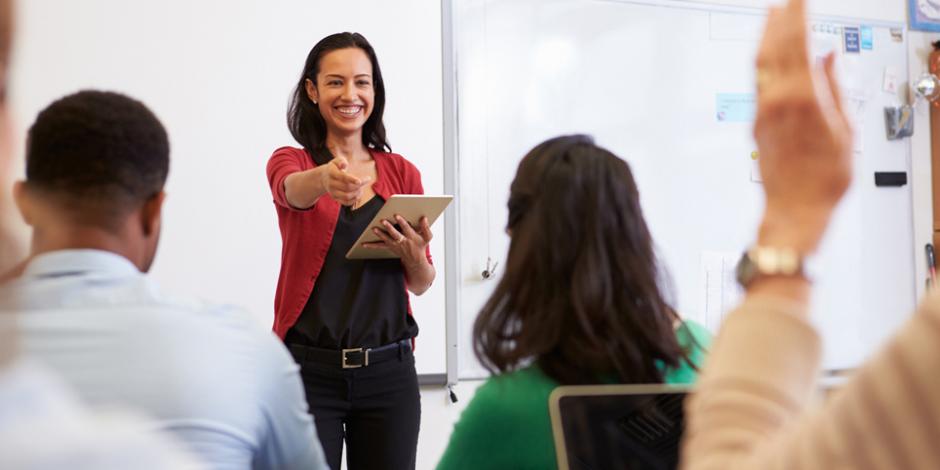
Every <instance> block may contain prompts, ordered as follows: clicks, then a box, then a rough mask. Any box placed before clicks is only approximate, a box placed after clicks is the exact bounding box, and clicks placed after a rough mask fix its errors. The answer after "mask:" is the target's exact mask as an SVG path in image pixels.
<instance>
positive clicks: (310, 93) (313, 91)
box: [304, 78, 320, 104]
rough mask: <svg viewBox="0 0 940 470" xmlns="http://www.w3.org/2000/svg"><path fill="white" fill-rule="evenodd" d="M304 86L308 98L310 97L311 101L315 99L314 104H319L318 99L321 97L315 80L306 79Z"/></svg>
mask: <svg viewBox="0 0 940 470" xmlns="http://www.w3.org/2000/svg"><path fill="white" fill-rule="evenodd" d="M304 88H305V89H306V90H307V98H310V101H313V104H317V101H318V100H319V99H320V93H319V92H318V91H317V86H316V85H314V84H313V80H310V79H309V78H308V79H306V80H305V81H304Z"/></svg>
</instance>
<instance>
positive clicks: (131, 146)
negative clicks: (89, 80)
mask: <svg viewBox="0 0 940 470" xmlns="http://www.w3.org/2000/svg"><path fill="white" fill-rule="evenodd" d="M169 157H170V143H169V140H168V139H167V134H166V130H165V129H164V128H163V125H162V124H161V123H160V120H159V119H157V117H156V116H155V115H154V114H153V112H151V111H150V109H148V108H147V106H145V105H144V104H143V103H141V102H140V101H137V100H135V99H133V98H130V97H128V96H125V95H122V94H119V93H113V92H106V91H93V90H86V91H80V92H78V93H75V94H72V95H68V96H66V97H64V98H61V99H59V100H57V101H55V102H53V103H52V104H50V105H49V106H48V107H46V109H44V110H42V111H41V112H40V113H39V116H38V117H37V118H36V122H35V123H33V125H32V127H30V129H29V136H28V139H27V144H26V184H27V187H29V188H30V189H33V190H37V191H39V192H41V193H43V194H44V195H49V196H52V197H53V198H54V200H55V202H56V203H57V204H59V205H61V206H64V207H65V208H68V209H70V210H71V211H73V212H79V213H80V214H74V215H77V216H79V217H80V218H82V219H85V220H86V221H88V222H100V221H106V222H114V220H113V218H114V217H117V216H121V215H126V214H127V213H128V212H129V211H131V210H133V209H135V208H137V207H139V206H140V205H142V204H143V203H144V202H145V201H147V200H148V199H150V198H152V197H153V196H155V195H156V194H158V193H159V192H160V191H161V190H162V189H163V185H164V183H165V182H166V177H167V173H168V172H169V166H170V158H169Z"/></svg>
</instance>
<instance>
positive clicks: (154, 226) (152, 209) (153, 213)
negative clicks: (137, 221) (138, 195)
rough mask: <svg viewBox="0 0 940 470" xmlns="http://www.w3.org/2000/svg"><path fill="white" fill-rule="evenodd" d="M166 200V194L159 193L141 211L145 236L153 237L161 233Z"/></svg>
mask: <svg viewBox="0 0 940 470" xmlns="http://www.w3.org/2000/svg"><path fill="white" fill-rule="evenodd" d="M165 199H166V193H165V192H163V191H160V192H158V193H157V194H154V195H153V196H151V197H150V199H147V202H144V206H143V207H142V208H141V210H140V217H141V223H142V225H141V227H142V228H143V232H144V235H145V236H148V237H150V236H153V235H155V234H157V233H159V232H160V219H161V216H162V213H163V201H164V200H165Z"/></svg>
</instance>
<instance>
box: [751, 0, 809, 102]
mask: <svg viewBox="0 0 940 470" xmlns="http://www.w3.org/2000/svg"><path fill="white" fill-rule="evenodd" d="M809 69H810V62H809V51H808V40H807V31H806V14H805V5H804V4H803V0H790V1H789V2H788V4H787V5H786V6H784V7H771V8H770V9H769V13H768V16H767V25H766V27H765V29H764V35H763V38H762V39H761V44H760V48H759V49H758V53H757V77H756V78H757V85H758V92H762V91H764V90H765V89H766V88H767V87H768V86H770V85H772V84H773V85H775V84H777V83H778V82H781V81H786V80H789V79H790V74H792V73H797V74H799V73H803V72H808V71H809Z"/></svg>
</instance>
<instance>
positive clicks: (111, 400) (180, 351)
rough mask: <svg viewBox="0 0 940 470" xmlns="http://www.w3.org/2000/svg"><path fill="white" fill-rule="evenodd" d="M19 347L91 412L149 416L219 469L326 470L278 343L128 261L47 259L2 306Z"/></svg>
mask: <svg viewBox="0 0 940 470" xmlns="http://www.w3.org/2000/svg"><path fill="white" fill-rule="evenodd" d="M0 308H2V309H3V310H9V311H15V312H19V315H16V318H17V321H18V323H19V330H20V338H19V340H20V346H21V349H22V351H21V352H22V353H23V355H24V356H27V357H30V358H33V359H35V360H37V361H39V362H41V363H43V364H45V365H46V366H48V367H50V368H51V369H53V370H54V371H56V372H57V373H59V374H60V375H61V376H62V377H63V378H64V379H65V381H66V382H68V383H69V384H70V385H72V386H73V387H74V388H75V390H76V391H77V392H78V394H79V395H80V396H81V397H82V398H83V399H84V400H86V401H87V402H88V403H89V404H91V405H93V406H108V405H119V406H124V407H133V408H136V409H139V410H142V411H144V412H146V413H148V414H150V415H151V416H153V417H154V418H156V420H157V422H158V424H159V425H160V427H161V428H163V429H166V430H168V431H170V432H172V433H174V434H176V435H177V437H178V438H179V439H180V440H181V441H183V442H184V443H186V444H188V445H189V446H190V448H191V449H192V450H193V451H194V452H195V453H196V454H197V455H199V456H200V457H201V458H202V459H203V460H204V461H205V462H207V463H209V464H210V465H212V467H213V468H217V469H248V468H255V469H268V468H270V469H293V468H297V469H301V468H303V469H317V468H328V467H327V466H326V463H325V460H324V457H323V450H322V448H321V447H320V443H319V440H318V439H317V436H316V431H315V429H314V426H313V420H312V418H311V416H310V414H309V413H308V411H307V402H306V399H305V397H304V390H303V386H302V384H301V380H300V376H299V375H298V370H299V368H298V366H297V365H296V364H295V363H294V361H293V359H292V358H291V357H290V354H289V353H288V352H287V350H286V349H285V348H284V346H283V344H282V343H281V342H280V341H279V340H278V339H277V337H276V336H274V334H273V333H271V332H270V331H266V330H265V329H264V328H263V327H262V326H261V325H260V324H259V323H258V322H257V321H256V320H254V319H253V318H251V317H250V316H249V315H248V314H247V312H244V311H241V310H238V309H234V308H231V307H224V306H218V305H210V304H206V303H203V302H197V301H192V300H180V299H175V298H171V297H169V296H167V295H166V294H164V293H162V292H161V291H160V289H159V288H158V287H157V286H156V285H155V283H154V282H153V281H151V280H150V279H149V278H148V277H147V276H146V275H144V274H143V273H141V272H140V271H138V270H137V268H136V267H135V266H134V265H133V264H131V263H130V262H129V261H128V260H127V259H125V258H123V257H121V256H118V255H116V254H113V253H109V252H104V251H98V250H63V251H56V252H52V253H47V254H43V255H41V256H38V257H36V258H35V259H33V260H32V261H31V262H30V263H29V265H28V266H27V267H26V271H25V272H24V274H23V276H22V278H21V279H20V280H18V281H16V282H14V283H12V284H11V285H10V292H9V293H8V294H7V295H3V296H0Z"/></svg>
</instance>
